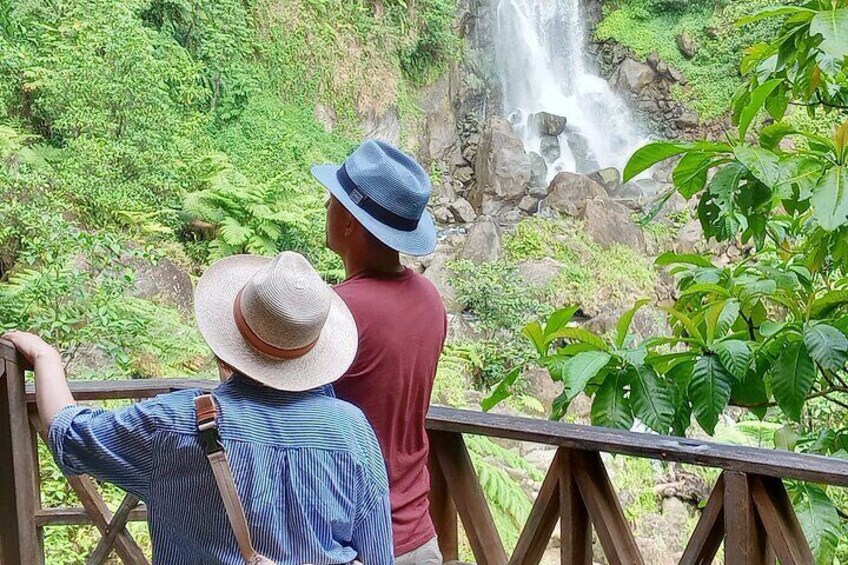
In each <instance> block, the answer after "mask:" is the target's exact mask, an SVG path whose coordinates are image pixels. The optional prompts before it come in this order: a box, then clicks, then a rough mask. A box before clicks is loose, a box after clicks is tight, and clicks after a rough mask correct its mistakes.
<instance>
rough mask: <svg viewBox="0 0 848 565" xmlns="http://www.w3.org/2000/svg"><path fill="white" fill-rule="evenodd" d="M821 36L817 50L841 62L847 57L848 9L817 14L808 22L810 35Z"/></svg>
mask: <svg viewBox="0 0 848 565" xmlns="http://www.w3.org/2000/svg"><path fill="white" fill-rule="evenodd" d="M818 34H821V36H822V38H823V40H822V42H821V44H820V45H819V49H821V50H822V51H824V52H825V53H826V54H827V55H828V56H829V57H832V58H833V59H835V60H836V61H839V62H841V61H842V60H843V59H844V58H845V57H848V40H846V38H848V8H840V9H838V10H827V11H824V12H819V13H818V14H816V16H815V17H814V18H813V20H812V21H811V22H810V35H818Z"/></svg>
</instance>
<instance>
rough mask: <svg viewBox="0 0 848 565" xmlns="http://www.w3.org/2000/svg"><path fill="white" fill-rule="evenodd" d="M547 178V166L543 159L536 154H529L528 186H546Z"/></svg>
mask: <svg viewBox="0 0 848 565" xmlns="http://www.w3.org/2000/svg"><path fill="white" fill-rule="evenodd" d="M547 176H548V165H547V163H545V158H544V157H542V156H541V155H539V154H538V153H536V152H535V151H534V152H531V153H530V186H531V187H539V186H547V185H546V184H545V179H546V178H547Z"/></svg>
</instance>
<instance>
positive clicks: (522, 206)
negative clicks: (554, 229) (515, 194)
mask: <svg viewBox="0 0 848 565" xmlns="http://www.w3.org/2000/svg"><path fill="white" fill-rule="evenodd" d="M538 208H539V199H538V198H536V197H534V196H530V195H529V194H528V195H527V196H525V197H524V198H522V199H521V201H520V202H519V203H518V209H519V210H521V211H522V212H527V213H528V214H534V213H536V210H538Z"/></svg>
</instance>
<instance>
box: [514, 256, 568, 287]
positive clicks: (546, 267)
mask: <svg viewBox="0 0 848 565" xmlns="http://www.w3.org/2000/svg"><path fill="white" fill-rule="evenodd" d="M562 269H563V264H562V263H560V262H559V261H557V260H556V259H552V258H550V257H545V258H543V259H529V260H527V261H522V262H521V263H519V264H518V274H519V275H520V276H521V278H522V279H524V282H525V283H527V285H528V286H531V287H533V288H536V289H544V288H547V286H548V285H549V284H551V283H552V282H553V281H554V280H555V279H556V278H557V277H558V276H559V274H560V272H562Z"/></svg>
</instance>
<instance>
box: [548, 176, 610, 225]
mask: <svg viewBox="0 0 848 565" xmlns="http://www.w3.org/2000/svg"><path fill="white" fill-rule="evenodd" d="M606 196H607V193H606V191H605V190H604V187H602V186H601V185H599V184H598V183H596V182H595V181H593V180H592V179H590V178H589V177H587V176H584V175H579V174H576V173H569V172H565V171H564V172H561V173H559V174H557V176H555V177H554V180H552V181H551V184H550V186H549V187H548V197H547V199H546V202H547V204H548V206H550V207H551V208H553V209H554V210H556V211H557V212H559V213H561V214H568V215H569V216H582V215H583V212H584V210H585V209H586V202H588V201H589V200H591V199H593V198H606Z"/></svg>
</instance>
